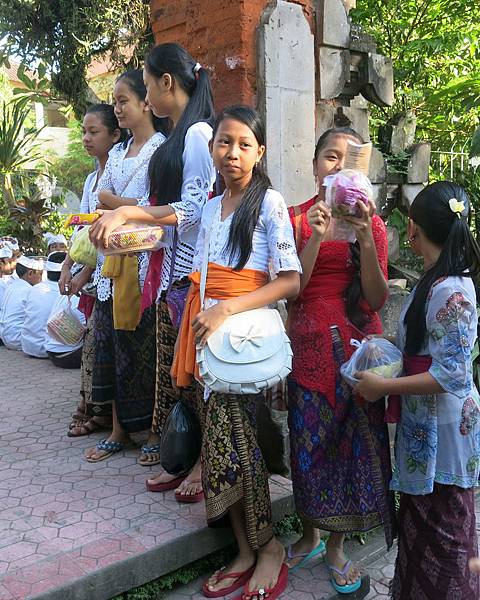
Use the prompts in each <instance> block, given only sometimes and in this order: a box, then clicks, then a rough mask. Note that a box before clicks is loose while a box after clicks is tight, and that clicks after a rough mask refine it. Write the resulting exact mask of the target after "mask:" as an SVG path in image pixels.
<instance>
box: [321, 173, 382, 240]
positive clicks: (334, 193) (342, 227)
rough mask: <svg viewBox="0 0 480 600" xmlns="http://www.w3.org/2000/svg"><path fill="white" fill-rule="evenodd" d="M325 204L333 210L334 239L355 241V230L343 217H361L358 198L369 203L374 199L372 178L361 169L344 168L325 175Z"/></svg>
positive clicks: (332, 228)
mask: <svg viewBox="0 0 480 600" xmlns="http://www.w3.org/2000/svg"><path fill="white" fill-rule="evenodd" d="M323 185H324V186H325V204H326V205H327V206H328V207H329V208H330V210H331V211H332V223H331V230H332V234H333V239H335V240H346V241H348V242H355V240H356V236H355V230H354V229H353V227H352V226H351V225H350V224H349V223H346V222H345V221H344V220H343V217H359V216H360V211H359V208H358V204H357V202H358V200H361V201H362V202H363V203H364V204H368V202H369V201H372V200H373V188H372V184H371V183H370V180H369V179H368V177H367V176H366V175H364V174H363V173H361V172H360V171H353V170H352V169H343V170H342V171H339V172H338V173H335V175H328V176H327V177H325V179H324V182H323Z"/></svg>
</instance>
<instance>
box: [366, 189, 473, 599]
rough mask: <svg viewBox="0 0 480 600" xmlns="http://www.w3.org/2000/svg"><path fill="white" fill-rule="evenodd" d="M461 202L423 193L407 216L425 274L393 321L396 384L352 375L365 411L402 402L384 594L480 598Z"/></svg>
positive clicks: (453, 194)
mask: <svg viewBox="0 0 480 600" xmlns="http://www.w3.org/2000/svg"><path fill="white" fill-rule="evenodd" d="M468 215H469V200H468V197H467V195H466V193H465V191H464V190H463V189H462V188H461V187H460V186H459V185H457V184H455V183H452V182H448V181H440V182H437V183H434V184H433V185H430V186H428V187H427V188H425V189H424V190H422V191H421V192H420V194H419V195H418V196H417V197H416V198H415V200H414V202H413V204H412V206H411V208H410V219H409V224H408V236H409V242H410V245H411V247H412V249H413V251H414V252H415V254H417V255H418V256H421V257H422V258H423V260H424V264H425V273H424V275H423V277H422V278H421V279H420V281H419V283H418V284H417V286H416V287H415V289H414V290H413V291H412V293H411V294H410V297H409V298H408V299H407V301H406V303H405V305H404V307H403V310H402V313H401V315H400V322H399V331H398V334H397V346H398V347H399V348H400V349H401V350H403V352H404V354H405V356H406V358H408V359H409V360H408V362H407V361H405V368H406V373H405V376H404V377H399V378H397V379H386V378H384V377H381V376H379V375H376V374H373V373H369V372H359V373H356V375H355V376H356V378H357V379H359V380H360V381H359V383H358V385H357V386H356V390H357V392H358V393H359V394H360V395H361V396H363V397H364V398H365V400H367V401H368V402H375V401H376V400H377V399H378V398H380V397H382V396H384V395H386V394H400V395H401V398H402V405H401V420H400V423H399V424H398V426H397V434H396V440H395V472H394V475H393V479H392V482H391V489H392V490H395V491H398V492H400V493H401V500H400V511H399V535H398V556H397V562H396V566H395V575H394V579H393V582H392V587H391V593H392V598H393V599H394V600H407V599H410V598H413V597H419V596H421V597H422V598H426V599H429V600H430V599H435V600H441V599H445V600H446V599H447V598H455V599H457V598H458V600H470V599H472V600H473V599H474V598H478V597H479V596H480V587H479V578H478V574H475V573H470V572H469V570H468V561H469V559H472V558H474V557H475V556H477V555H478V548H477V534H476V524H475V502H474V500H475V498H474V490H475V487H476V486H477V485H478V477H479V466H480V404H479V394H478V391H477V389H476V388H475V384H474V382H473V377H472V364H471V352H472V348H473V345H474V343H475V339H476V337H477V325H478V315H477V310H476V305H477V299H476V294H475V286H474V282H473V279H474V278H475V277H476V276H478V274H479V273H480V248H479V247H478V245H477V243H476V241H475V239H474V238H473V236H472V234H471V232H470V230H469V227H468Z"/></svg>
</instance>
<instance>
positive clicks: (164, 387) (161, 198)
mask: <svg viewBox="0 0 480 600" xmlns="http://www.w3.org/2000/svg"><path fill="white" fill-rule="evenodd" d="M143 76H144V80H145V84H146V86H147V92H148V95H147V99H148V103H149V105H150V107H151V109H152V111H153V112H154V114H156V115H161V116H166V117H169V118H170V120H171V122H172V124H173V129H172V131H171V133H170V135H169V137H168V139H167V141H166V142H165V144H164V145H163V146H162V147H161V148H159V149H158V150H157V152H155V154H154V155H153V156H152V160H151V162H150V165H149V175H150V179H151V185H150V189H149V192H148V194H149V196H150V204H151V206H141V207H140V206H128V207H121V208H119V209H117V210H115V211H112V212H111V213H105V214H103V215H102V216H101V218H100V219H99V220H98V222H97V223H95V224H94V225H93V227H92V231H93V232H95V239H96V243H97V244H99V245H103V244H105V242H106V240H107V238H108V235H109V233H110V232H111V231H112V230H114V229H116V228H117V227H119V226H121V225H123V224H124V223H128V222H131V221H141V222H144V223H151V224H155V225H162V226H164V230H165V237H164V242H165V248H164V249H163V250H160V251H158V252H154V253H152V259H151V261H150V266H149V272H148V275H147V278H146V281H145V287H144V293H143V298H142V307H146V306H150V305H151V304H152V302H153V303H154V304H155V303H156V320H157V359H156V391H155V407H154V412H153V419H152V427H151V430H150V434H149V438H148V440H147V442H146V444H144V445H143V446H142V454H141V457H140V460H139V463H140V464H141V465H143V466H146V467H149V466H153V465H157V464H158V463H160V461H161V456H160V449H161V444H160V440H161V435H162V431H163V427H164V424H165V421H166V418H167V416H168V414H169V412H170V410H171V409H172V407H173V406H174V405H175V403H176V402H177V400H178V398H177V393H176V390H174V389H173V387H172V385H171V379H170V367H171V365H172V361H173V351H174V346H175V342H176V339H177V333H178V326H179V324H180V320H181V318H182V313H183V307H184V303H185V299H186V295H187V292H188V288H189V282H188V275H189V274H190V273H191V271H192V262H193V257H194V254H195V247H196V243H197V236H198V229H199V224H200V215H201V212H202V208H203V205H204V204H205V202H206V200H207V198H208V195H209V192H210V190H211V189H212V187H213V182H214V180H215V169H214V167H213V163H212V158H211V156H210V152H209V149H208V142H209V141H210V138H211V136H212V124H213V118H214V110H213V97H212V91H211V86H210V77H209V74H208V70H207V69H205V68H204V67H202V66H201V65H200V64H199V63H197V62H196V61H195V60H194V59H193V58H192V56H190V54H189V53H188V52H187V51H186V50H185V49H184V48H182V46H180V45H179V44H174V43H166V44H160V45H158V46H155V48H153V49H152V50H151V51H150V52H149V54H148V55H147V57H146V59H145V67H144V72H143ZM183 397H184V399H185V400H186V401H187V402H188V403H190V404H192V405H194V404H195V403H196V393H195V389H194V388H193V387H192V388H190V389H188V390H184V393H183ZM146 485H147V489H148V490H150V491H152V492H164V491H167V490H170V489H175V490H176V491H175V497H176V499H177V500H178V501H179V502H196V501H201V500H202V499H203V493H202V485H201V474H200V465H199V464H197V465H196V466H195V468H194V469H193V470H192V472H191V473H190V474H189V475H188V477H185V475H182V476H181V477H179V476H174V475H171V474H169V473H165V472H160V473H159V474H158V475H155V476H152V477H151V478H150V479H148V480H147V481H146Z"/></svg>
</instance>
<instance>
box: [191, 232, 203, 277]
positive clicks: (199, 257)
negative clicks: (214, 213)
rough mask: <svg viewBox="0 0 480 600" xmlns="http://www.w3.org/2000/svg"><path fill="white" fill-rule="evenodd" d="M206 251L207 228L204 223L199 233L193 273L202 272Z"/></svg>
mask: <svg viewBox="0 0 480 600" xmlns="http://www.w3.org/2000/svg"><path fill="white" fill-rule="evenodd" d="M204 251H205V226H204V224H203V223H202V224H201V225H200V229H199V232H198V238H197V245H196V248H195V254H194V255H193V263H192V272H194V271H201V270H202V262H203V253H204Z"/></svg>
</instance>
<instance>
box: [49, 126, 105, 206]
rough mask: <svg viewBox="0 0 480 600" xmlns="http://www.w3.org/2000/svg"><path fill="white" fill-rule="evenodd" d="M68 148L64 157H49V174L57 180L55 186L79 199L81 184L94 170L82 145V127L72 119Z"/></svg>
mask: <svg viewBox="0 0 480 600" xmlns="http://www.w3.org/2000/svg"><path fill="white" fill-rule="evenodd" d="M68 127H69V129H70V131H69V134H68V140H69V142H68V146H67V153H66V154H65V156H61V157H59V156H57V155H52V156H50V160H49V162H50V164H49V169H48V170H49V173H50V174H51V175H53V176H54V177H55V178H56V180H57V185H58V186H60V187H62V188H64V189H67V190H71V191H72V192H75V194H77V196H79V197H80V198H81V196H82V191H83V184H84V183H85V179H86V177H87V175H88V174H89V173H91V172H92V171H93V170H94V168H95V161H94V160H93V158H92V157H91V156H89V155H88V154H87V153H86V152H85V150H84V148H83V143H82V126H81V124H80V123H79V122H78V121H77V120H76V119H72V120H71V121H69V123H68Z"/></svg>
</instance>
